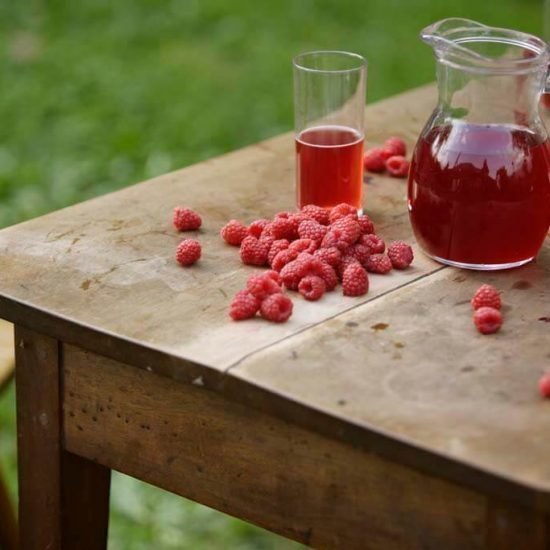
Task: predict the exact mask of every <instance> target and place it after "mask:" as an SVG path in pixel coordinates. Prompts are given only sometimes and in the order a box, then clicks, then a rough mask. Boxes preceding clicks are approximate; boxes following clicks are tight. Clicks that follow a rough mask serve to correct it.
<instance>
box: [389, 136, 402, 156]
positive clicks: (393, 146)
mask: <svg viewBox="0 0 550 550" xmlns="http://www.w3.org/2000/svg"><path fill="white" fill-rule="evenodd" d="M384 149H386V150H387V151H391V153H392V154H391V156H395V155H399V156H402V157H404V156H405V155H406V154H407V145H406V144H405V142H404V141H403V140H402V139H401V138H398V137H395V136H392V137H390V138H388V139H387V140H386V141H385V142H384Z"/></svg>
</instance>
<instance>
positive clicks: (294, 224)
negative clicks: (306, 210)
mask: <svg viewBox="0 0 550 550" xmlns="http://www.w3.org/2000/svg"><path fill="white" fill-rule="evenodd" d="M279 217H282V218H286V219H287V220H288V221H289V222H290V230H289V235H288V237H286V238H287V239H288V240H289V241H293V240H294V239H297V238H298V226H299V225H300V224H301V223H302V222H303V221H304V220H307V219H308V218H307V217H306V216H304V214H302V213H301V212H279V214H277V215H276V216H275V219H277V218H279Z"/></svg>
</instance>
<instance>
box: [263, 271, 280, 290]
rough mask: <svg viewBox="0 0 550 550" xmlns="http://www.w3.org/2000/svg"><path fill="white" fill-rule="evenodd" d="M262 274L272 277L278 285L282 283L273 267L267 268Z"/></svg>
mask: <svg viewBox="0 0 550 550" xmlns="http://www.w3.org/2000/svg"><path fill="white" fill-rule="evenodd" d="M263 276H264V277H269V278H270V279H273V280H274V281H275V282H276V283H277V284H278V285H279V286H281V285H282V284H283V281H282V279H281V276H280V275H279V273H278V272H277V271H275V270H274V269H268V270H267V271H264V273H263Z"/></svg>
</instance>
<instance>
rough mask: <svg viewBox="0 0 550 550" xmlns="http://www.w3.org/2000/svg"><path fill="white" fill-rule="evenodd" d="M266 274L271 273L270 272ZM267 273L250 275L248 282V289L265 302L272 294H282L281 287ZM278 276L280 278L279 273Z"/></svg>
mask: <svg viewBox="0 0 550 550" xmlns="http://www.w3.org/2000/svg"><path fill="white" fill-rule="evenodd" d="M266 273H269V271H268V272H266ZM266 273H261V274H258V275H256V274H254V275H250V277H248V280H247V281H246V289H247V290H248V292H250V294H252V295H253V296H255V297H256V298H258V300H264V299H265V298H267V297H268V296H269V295H270V294H277V293H278V292H282V289H281V287H280V286H279V285H278V284H277V283H276V282H275V280H274V279H273V278H272V277H271V276H269V275H267V274H266ZM277 276H279V274H278V273H277Z"/></svg>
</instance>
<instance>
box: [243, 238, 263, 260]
mask: <svg viewBox="0 0 550 550" xmlns="http://www.w3.org/2000/svg"><path fill="white" fill-rule="evenodd" d="M268 251H269V246H268V245H267V244H266V243H262V242H260V241H259V240H258V239H257V238H256V237H253V236H252V235H248V237H246V238H245V239H243V242H242V243H241V261H242V262H243V264H246V265H265V264H266V262H267V253H268Z"/></svg>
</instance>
